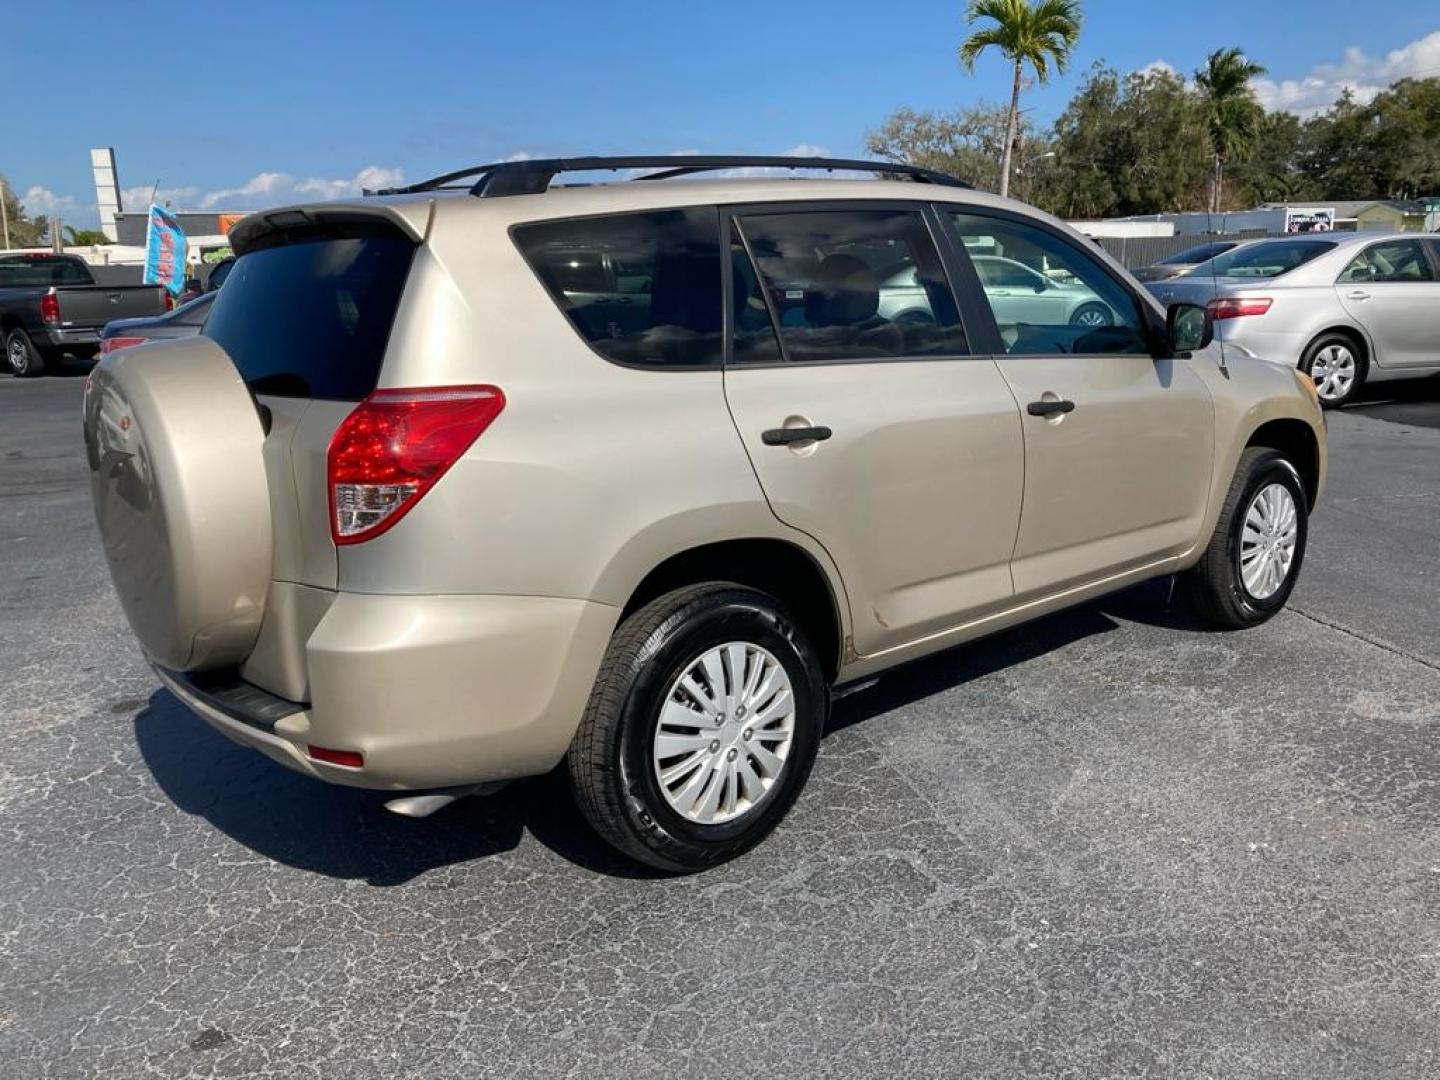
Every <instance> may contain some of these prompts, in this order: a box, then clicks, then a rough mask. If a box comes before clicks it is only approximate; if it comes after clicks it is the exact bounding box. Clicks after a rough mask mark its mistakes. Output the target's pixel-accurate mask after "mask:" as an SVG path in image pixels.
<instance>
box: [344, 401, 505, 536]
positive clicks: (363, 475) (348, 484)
mask: <svg viewBox="0 0 1440 1080" xmlns="http://www.w3.org/2000/svg"><path fill="white" fill-rule="evenodd" d="M504 407H505V395H504V394H503V393H502V392H501V390H500V388H499V387H498V386H433V387H419V388H415V389H387V390H376V391H375V392H374V393H373V394H371V395H370V396H369V397H367V398H366V399H365V400H364V401H362V402H361V403H360V404H359V405H358V406H356V408H355V411H354V412H352V413H351V414H350V415H349V416H347V417H346V418H345V420H344V422H343V423H341V425H340V427H339V428H338V429H337V430H336V432H335V434H334V436H333V437H332V438H331V439H330V449H329V452H328V453H327V455H326V472H327V474H328V486H329V489H330V535H331V537H332V538H333V539H334V541H335V543H336V544H358V543H361V542H362V541H365V540H371V539H373V538H375V537H377V536H379V535H380V534H381V533H383V532H385V530H387V529H389V528H390V527H391V526H392V525H394V524H395V523H396V522H397V521H399V520H400V519H401V518H402V517H404V516H405V515H406V514H407V513H409V511H410V509H411V508H412V507H413V506H414V505H415V504H416V503H417V502H419V501H420V498H421V496H423V495H424V494H425V492H427V491H429V490H430V489H431V488H432V487H433V486H434V485H435V482H436V481H437V480H439V479H440V477H442V476H444V475H445V471H446V470H447V469H449V468H450V466H451V465H453V464H455V462H456V461H457V460H458V459H459V457H460V455H461V454H463V453H464V452H465V451H466V450H468V449H469V448H470V444H471V443H473V442H474V441H475V440H476V439H478V438H479V437H480V433H481V432H483V431H484V430H485V429H486V428H487V427H489V426H490V424H491V422H492V421H493V420H494V419H495V417H497V416H499V415H500V410H501V409H503V408H504Z"/></svg>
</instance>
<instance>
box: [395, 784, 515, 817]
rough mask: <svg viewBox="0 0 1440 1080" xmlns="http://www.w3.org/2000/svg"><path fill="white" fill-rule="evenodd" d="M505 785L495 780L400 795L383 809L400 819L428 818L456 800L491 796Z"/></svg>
mask: <svg viewBox="0 0 1440 1080" xmlns="http://www.w3.org/2000/svg"><path fill="white" fill-rule="evenodd" d="M507 783H509V781H507V780H495V781H491V782H490V783H488V784H471V785H469V786H467V787H455V788H444V789H442V790H440V791H422V792H416V793H414V794H411V795H402V796H400V797H399V798H398V799H391V800H390V801H389V802H387V803H386V804H385V809H386V810H389V811H390V812H391V813H392V814H399V815H400V816H401V817H408V818H423V817H429V816H430V815H431V814H433V813H435V811H436V810H443V809H444V808H445V807H447V806H449V805H450V804H451V803H453V802H454V801H455V800H456V799H463V798H465V797H467V796H469V795H493V794H494V793H495V792H497V791H499V790H500V789H501V788H503V787H504V786H505V785H506V784H507Z"/></svg>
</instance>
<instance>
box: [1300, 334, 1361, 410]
mask: <svg viewBox="0 0 1440 1080" xmlns="http://www.w3.org/2000/svg"><path fill="white" fill-rule="evenodd" d="M1332 346H1339V347H1341V348H1343V349H1344V350H1345V351H1346V352H1348V353H1349V354H1350V356H1351V357H1352V358H1353V359H1354V361H1355V378H1354V380H1353V381H1352V382H1351V383H1350V388H1349V389H1348V390H1346V391H1345V392H1344V393H1343V394H1339V395H1332V396H1331V397H1328V398H1327V397H1325V396H1324V395H1323V394H1322V395H1321V397H1320V407H1321V408H1322V409H1338V408H1340V407H1341V406H1343V405H1348V404H1350V402H1352V401H1354V400H1355V395H1356V394H1358V393H1360V388H1361V387H1362V386H1364V385H1365V376H1366V375H1367V374H1368V373H1369V370H1370V364H1369V361H1368V360H1367V359H1366V356H1365V350H1364V348H1362V347H1361V345H1360V343H1359V342H1358V341H1356V340H1355V338H1353V337H1351V336H1350V335H1349V334H1341V333H1338V332H1337V333H1329V334H1321V335H1320V336H1319V337H1317V338H1316V339H1315V340H1314V341H1312V342H1311V343H1310V344H1309V345H1307V346H1305V351H1304V352H1303V353H1301V354H1300V370H1301V371H1303V372H1305V374H1306V375H1309V376H1310V377H1311V378H1312V380H1313V379H1314V372H1315V361H1316V359H1317V358H1318V357H1319V356H1320V353H1321V352H1322V351H1323V350H1325V349H1328V348H1331V347H1332ZM1316 388H1317V390H1318V389H1319V384H1318V383H1317V384H1316Z"/></svg>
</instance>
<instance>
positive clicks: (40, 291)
mask: <svg viewBox="0 0 1440 1080" xmlns="http://www.w3.org/2000/svg"><path fill="white" fill-rule="evenodd" d="M169 306H170V295H169V293H167V292H166V291H165V290H164V289H163V288H161V287H160V286H159V285H97V284H96V283H95V276H94V275H93V274H92V273H91V272H90V267H89V265H88V264H87V263H86V262H85V260H84V259H81V258H80V257H79V256H76V255H54V254H50V253H49V252H39V253H25V254H19V255H0V335H3V337H4V339H5V368H6V370H7V371H9V372H10V374H12V375H18V376H31V375H39V374H41V373H42V372H43V371H44V370H45V368H46V366H47V365H48V364H53V363H56V362H58V361H59V359H60V357H61V355H62V354H64V353H67V352H68V353H71V354H72V355H75V356H78V357H82V358H85V357H90V356H94V355H95V354H96V353H97V352H98V351H99V349H100V328H101V327H102V326H104V325H105V323H107V322H109V321H110V320H112V319H115V318H117V317H119V318H124V317H126V316H150V315H159V314H160V313H161V312H163V311H166V310H167V309H168V308H169Z"/></svg>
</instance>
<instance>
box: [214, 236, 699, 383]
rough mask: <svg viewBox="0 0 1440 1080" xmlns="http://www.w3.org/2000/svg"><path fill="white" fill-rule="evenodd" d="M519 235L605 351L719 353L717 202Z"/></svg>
mask: <svg viewBox="0 0 1440 1080" xmlns="http://www.w3.org/2000/svg"><path fill="white" fill-rule="evenodd" d="M514 236H515V242H516V244H518V245H519V247H520V251H521V253H522V254H523V255H524V256H525V260H526V262H528V263H529V264H530V266H531V268H532V269H533V270H534V271H535V273H536V274H538V275H539V277H540V280H541V281H542V282H544V283H545V287H546V288H547V289H549V290H550V295H551V296H552V297H554V299H555V302H556V303H557V304H559V305H560V308H561V310H563V311H564V312H565V314H566V316H567V317H568V318H569V319H570V322H571V323H572V324H573V325H574V327H575V329H576V330H577V331H579V333H580V335H581V336H582V337H583V338H584V339H585V340H586V341H588V342H589V343H590V344H591V345H592V346H593V347H594V348H595V349H596V350H598V351H599V352H600V353H601V355H603V356H606V357H608V358H609V359H611V360H615V361H618V362H619V363H622V364H641V365H645V366H651V367H695V366H702V365H718V364H719V363H720V362H721V356H722V351H723V339H722V336H721V310H722V309H721V303H722V301H721V295H720V280H721V279H720V274H721V263H720V227H719V219H718V217H717V216H716V213H715V211H714V210H713V209H709V210H699V209H686V210H664V211H659V212H655V213H643V214H617V215H614V216H612V217H596V218H579V219H571V220H568V221H543V222H536V223H534V224H531V225H519V226H516V227H515V230H514ZM232 287H233V284H232V285H227V286H226V288H232Z"/></svg>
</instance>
